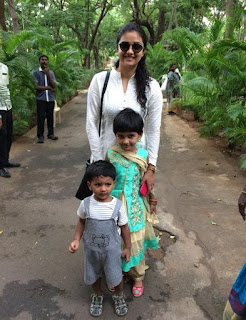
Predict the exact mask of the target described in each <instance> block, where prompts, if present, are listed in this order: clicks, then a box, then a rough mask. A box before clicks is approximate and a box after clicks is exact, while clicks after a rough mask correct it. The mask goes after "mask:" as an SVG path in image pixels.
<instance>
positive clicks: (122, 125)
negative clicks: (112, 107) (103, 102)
mask: <svg viewBox="0 0 246 320" xmlns="http://www.w3.org/2000/svg"><path fill="white" fill-rule="evenodd" d="M143 126H144V123H143V118H142V117H141V116H140V114H139V113H137V112H135V111H133V110H132V109H130V108H126V109H124V110H122V111H120V112H119V113H118V114H117V116H116V117H115V118H114V122H113V130H114V134H116V133H117V132H137V133H138V134H142V133H143Z"/></svg>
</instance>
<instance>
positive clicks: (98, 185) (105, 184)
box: [87, 176, 115, 202]
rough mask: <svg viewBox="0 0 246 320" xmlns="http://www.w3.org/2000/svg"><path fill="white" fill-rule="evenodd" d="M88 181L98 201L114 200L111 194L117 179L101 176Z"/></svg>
mask: <svg viewBox="0 0 246 320" xmlns="http://www.w3.org/2000/svg"><path fill="white" fill-rule="evenodd" d="M87 183H88V187H89V189H90V190H91V191H92V192H93V193H94V197H95V199H96V200H97V201H101V202H109V201H111V200H112V197H111V195H110V194H111V192H112V190H113V188H114V185H115V181H114V180H113V179H112V178H111V177H104V176H99V177H95V178H93V179H92V180H91V181H90V182H89V181H88V182H87Z"/></svg>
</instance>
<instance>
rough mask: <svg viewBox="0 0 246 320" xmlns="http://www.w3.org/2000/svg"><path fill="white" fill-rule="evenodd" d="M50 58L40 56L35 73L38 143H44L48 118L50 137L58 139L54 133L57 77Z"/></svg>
mask: <svg viewBox="0 0 246 320" xmlns="http://www.w3.org/2000/svg"><path fill="white" fill-rule="evenodd" d="M48 63H49V58H48V57H47V56H46V55H44V54H43V55H41V56H40V57H39V64H40V67H39V69H38V70H36V71H34V73H33V75H34V78H35V83H36V101H37V137H38V143H44V121H45V118H47V127H48V135H47V137H48V139H51V140H57V139H58V137H56V136H55V135H54V125H53V123H54V121H53V120H54V119H53V118H54V115H53V113H54V106H55V88H56V78H55V75H54V72H53V71H51V70H49V68H48Z"/></svg>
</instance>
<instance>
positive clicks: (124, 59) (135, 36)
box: [118, 31, 145, 69]
mask: <svg viewBox="0 0 246 320" xmlns="http://www.w3.org/2000/svg"><path fill="white" fill-rule="evenodd" d="M121 42H128V43H129V44H130V47H129V49H128V50H127V51H122V50H121V49H120V46H119V43H121ZM119 43H118V56H119V69H122V68H129V67H131V68H137V65H138V62H139V61H140V59H141V58H142V57H143V55H144V53H145V49H144V44H143V39H142V37H141V36H140V35H139V33H138V32H136V31H130V32H126V33H124V34H123V35H122V37H121V38H120V41H119ZM135 43H137V44H140V45H141V46H142V47H143V49H142V50H141V51H140V52H134V50H133V49H134V45H133V44H135ZM132 45H133V46H132Z"/></svg>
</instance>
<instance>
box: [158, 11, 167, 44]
mask: <svg viewBox="0 0 246 320" xmlns="http://www.w3.org/2000/svg"><path fill="white" fill-rule="evenodd" d="M165 13H166V12H165V10H164V9H160V10H159V16H158V29H157V35H156V41H157V42H159V41H160V40H161V37H162V34H163V33H164V30H165Z"/></svg>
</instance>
